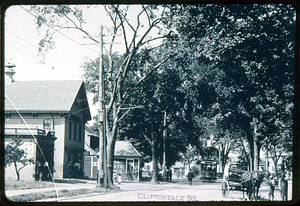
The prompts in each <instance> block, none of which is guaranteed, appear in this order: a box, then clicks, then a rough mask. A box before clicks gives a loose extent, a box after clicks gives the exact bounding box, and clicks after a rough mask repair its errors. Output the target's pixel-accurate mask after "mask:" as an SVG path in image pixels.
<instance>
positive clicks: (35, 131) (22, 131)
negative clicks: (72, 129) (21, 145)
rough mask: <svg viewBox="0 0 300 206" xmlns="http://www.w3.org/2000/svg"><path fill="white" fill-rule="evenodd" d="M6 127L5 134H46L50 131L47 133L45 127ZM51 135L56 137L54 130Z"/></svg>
mask: <svg viewBox="0 0 300 206" xmlns="http://www.w3.org/2000/svg"><path fill="white" fill-rule="evenodd" d="M29 129H30V131H31V132H30V131H29V130H28V128H5V134H6V135H31V133H32V134H33V135H42V136H46V135H48V133H46V130H44V129H39V128H29ZM50 135H51V136H52V137H54V132H51V131H50Z"/></svg>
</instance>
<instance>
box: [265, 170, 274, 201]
mask: <svg viewBox="0 0 300 206" xmlns="http://www.w3.org/2000/svg"><path fill="white" fill-rule="evenodd" d="M267 183H268V185H269V190H268V197H269V201H271V200H274V191H275V180H274V178H273V176H272V175H270V176H269V179H268V180H267Z"/></svg>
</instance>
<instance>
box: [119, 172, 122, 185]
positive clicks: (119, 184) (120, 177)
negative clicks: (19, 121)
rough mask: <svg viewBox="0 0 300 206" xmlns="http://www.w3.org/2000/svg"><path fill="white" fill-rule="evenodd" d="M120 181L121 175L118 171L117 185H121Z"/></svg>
mask: <svg viewBox="0 0 300 206" xmlns="http://www.w3.org/2000/svg"><path fill="white" fill-rule="evenodd" d="M121 183H122V177H121V174H120V173H119V174H118V185H121Z"/></svg>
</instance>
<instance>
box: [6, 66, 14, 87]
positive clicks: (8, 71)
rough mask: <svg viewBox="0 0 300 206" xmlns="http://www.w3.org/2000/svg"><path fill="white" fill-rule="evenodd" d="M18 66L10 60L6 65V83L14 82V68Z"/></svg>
mask: <svg viewBox="0 0 300 206" xmlns="http://www.w3.org/2000/svg"><path fill="white" fill-rule="evenodd" d="M13 67H16V65H15V64H13V63H11V62H8V63H7V64H6V65H5V83H13V82H14V78H13V76H14V74H15V73H16V72H15V70H13V69H12V68H13Z"/></svg>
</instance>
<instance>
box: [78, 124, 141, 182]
mask: <svg viewBox="0 0 300 206" xmlns="http://www.w3.org/2000/svg"><path fill="white" fill-rule="evenodd" d="M86 135H87V136H86V137H87V138H86V144H85V150H86V152H85V155H84V174H85V176H86V177H88V178H91V179H96V178H97V172H98V156H99V151H98V146H99V138H98V139H97V137H98V135H97V132H96V131H93V130H92V129H91V128H89V127H87V129H86ZM95 140H97V141H95ZM141 159H142V155H141V154H140V153H139V152H138V151H137V150H136V149H135V148H134V146H133V145H132V144H131V143H130V142H129V141H126V140H124V141H120V140H117V141H116V145H115V154H114V173H116V174H121V177H122V180H125V181H126V180H129V181H140V168H141Z"/></svg>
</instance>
